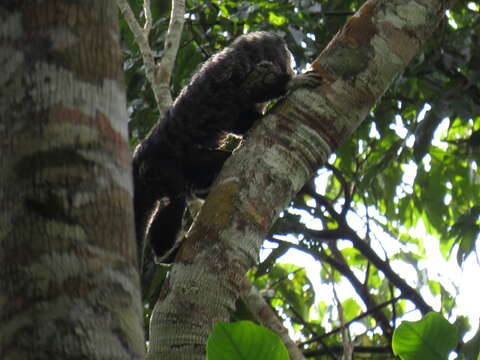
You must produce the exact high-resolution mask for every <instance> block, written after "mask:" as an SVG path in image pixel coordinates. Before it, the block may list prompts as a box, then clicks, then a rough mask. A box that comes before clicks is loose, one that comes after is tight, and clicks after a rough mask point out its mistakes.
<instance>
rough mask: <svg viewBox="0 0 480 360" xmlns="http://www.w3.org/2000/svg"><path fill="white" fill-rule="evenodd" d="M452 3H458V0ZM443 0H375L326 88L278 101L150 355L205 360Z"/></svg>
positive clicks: (236, 166) (351, 25)
mask: <svg viewBox="0 0 480 360" xmlns="http://www.w3.org/2000/svg"><path fill="white" fill-rule="evenodd" d="M450 3H451V2H450ZM446 5H447V2H446V1H444V0H369V1H367V2H366V3H365V4H364V5H363V6H362V8H361V9H360V10H359V11H358V12H357V14H355V16H353V17H352V18H351V19H350V20H349V21H348V22H347V24H346V25H345V27H344V28H343V29H342V30H341V31H340V32H339V33H338V34H337V36H336V37H335V38H334V39H333V40H332V42H331V43H330V44H329V46H328V47H327V48H326V49H325V51H324V52H323V53H322V54H321V55H320V57H319V58H318V59H317V60H316V61H315V63H314V64H313V69H314V71H315V72H316V74H317V75H318V76H320V77H321V78H322V79H323V83H322V86H320V87H318V88H316V89H314V90H311V89H299V90H297V91H294V92H292V93H291V94H290V95H289V96H288V97H287V98H286V99H285V100H283V101H282V102H281V103H279V104H277V106H275V108H274V109H273V111H272V112H270V114H269V115H268V116H266V117H265V118H263V119H262V121H261V122H260V124H258V126H256V128H255V129H254V131H252V133H251V134H250V135H249V137H248V140H247V141H246V144H245V146H243V147H242V148H241V149H240V150H239V151H236V152H235V154H234V155H233V156H232V157H231V158H230V159H229V160H228V161H227V163H226V165H225V167H224V169H223V170H222V173H221V174H220V176H219V179H218V180H217V184H216V186H215V188H214V189H212V191H211V193H210V196H209V198H208V199H207V201H206V203H205V205H204V206H203V208H202V210H201V212H200V214H199V216H198V218H197V219H196V222H195V224H194V227H193V228H192V230H191V232H190V234H189V237H188V238H187V239H186V242H185V244H184V246H183V247H182V249H181V251H180V255H179V257H177V260H178V262H176V263H175V264H174V266H173V269H172V271H171V273H170V276H169V278H168V280H167V281H166V283H165V285H164V288H163V289H162V293H161V296H160V299H159V302H158V303H157V304H156V306H155V310H154V313H153V315H152V319H151V328H150V352H149V358H150V359H156V358H162V359H203V358H204V354H205V344H206V341H207V337H208V334H209V332H210V331H211V329H212V327H213V325H214V324H215V323H216V322H217V321H228V319H229V316H230V314H231V312H232V311H233V309H234V304H235V300H236V298H237V296H238V291H239V286H240V279H241V278H242V277H243V276H244V274H245V272H246V270H247V269H248V267H250V266H251V265H252V264H253V263H254V260H255V258H256V257H257V255H258V251H259V247H260V244H261V241H262V240H263V238H264V236H265V235H266V234H267V232H268V231H269V229H270V227H271V226H272V224H273V222H274V221H275V219H276V218H277V216H278V214H279V213H280V212H281V211H282V209H283V208H284V207H285V206H286V204H288V201H290V199H291V198H292V197H293V196H294V194H295V193H296V192H297V191H298V190H299V189H300V188H301V187H302V186H303V185H304V184H305V182H306V181H307V180H308V179H309V178H310V177H311V176H312V174H313V172H314V171H315V170H316V169H317V168H318V167H320V166H321V165H322V164H323V163H324V162H325V160H326V159H327V157H328V156H329V154H330V153H331V152H332V151H334V150H335V149H336V148H337V147H338V146H339V144H341V143H342V142H343V141H345V140H346V139H347V138H348V137H349V136H350V135H351V134H352V133H353V132H354V131H355V130H356V128H357V127H358V126H359V125H360V123H361V122H362V121H363V119H364V118H365V115H366V114H367V112H368V111H369V109H370V108H371V107H372V105H373V104H374V103H375V102H376V101H378V99H379V98H380V97H381V96H382V95H383V93H384V92H385V90H386V89H387V88H388V86H389V85H390V83H391V81H392V80H393V79H394V77H395V76H396V75H397V74H399V73H400V72H401V71H403V69H404V68H405V66H406V65H407V64H408V62H409V61H410V59H411V58H412V57H413V56H414V55H415V54H416V52H417V51H418V50H419V49H420V48H421V47H422V46H423V45H424V43H425V41H426V40H427V39H428V38H429V37H430V36H431V34H432V33H433V31H434V29H435V28H436V25H437V24H438V22H439V20H440V19H441V18H442V16H443V14H444V10H445V6H446Z"/></svg>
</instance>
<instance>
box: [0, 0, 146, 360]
mask: <svg viewBox="0 0 480 360" xmlns="http://www.w3.org/2000/svg"><path fill="white" fill-rule="evenodd" d="M118 42H119V39H118V24H117V11H116V7H115V4H114V3H113V1H95V0H86V1H67V0H55V1H40V0H22V1H2V2H0V48H1V51H0V64H2V65H3V66H2V73H1V75H0V168H1V172H0V204H1V206H2V209H1V211H0V263H1V264H2V265H1V267H0V299H1V300H0V303H1V306H0V358H1V359H140V358H142V357H143V352H144V344H143V327H142V311H141V304H140V290H139V281H138V274H137V273H136V263H135V262H136V254H135V252H136V247H135V242H134V230H133V214H132V204H131V197H132V184H131V176H130V155H129V150H128V142H127V113H126V101H125V94H124V89H123V71H122V68H121V52H120V48H119V44H118Z"/></svg>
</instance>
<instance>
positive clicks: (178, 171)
mask: <svg viewBox="0 0 480 360" xmlns="http://www.w3.org/2000/svg"><path fill="white" fill-rule="evenodd" d="M290 57H291V54H290V52H289V50H288V48H287V47H286V44H285V42H284V40H283V39H282V38H281V37H279V36H277V35H275V34H271V33H267V32H254V33H250V34H248V35H243V36H240V37H239V38H237V39H236V40H235V41H234V42H233V43H232V44H231V45H230V46H229V47H227V48H225V49H223V50H222V51H220V52H219V53H217V54H215V55H214V56H212V57H211V58H210V59H209V60H208V61H206V62H205V63H204V64H203V66H202V67H201V68H200V70H198V71H197V72H196V73H195V75H194V76H193V77H192V79H191V81H190V83H189V84H188V85H187V86H186V87H185V88H184V89H183V90H182V91H181V93H180V94H179V95H178V97H177V99H176V100H175V102H174V104H173V105H172V107H171V108H170V109H168V110H167V111H166V113H165V115H164V117H163V119H162V120H161V121H160V122H159V123H158V124H157V125H156V126H155V127H154V128H153V129H152V130H151V131H150V133H149V134H148V136H147V137H146V139H145V140H144V141H143V142H142V143H140V144H139V145H138V147H137V148H136V149H135V152H134V156H133V177H134V207H135V226H136V235H137V241H138V251H139V256H140V257H141V256H142V253H143V238H144V236H145V233H146V232H148V235H147V237H148V238H149V239H150V243H151V246H152V248H153V251H154V253H155V255H156V256H157V257H161V256H162V255H164V254H165V253H166V252H167V251H168V250H169V249H170V248H171V247H172V246H173V245H174V243H175V241H176V238H177V236H178V233H179V231H180V230H181V227H182V217H183V213H184V211H185V207H186V201H187V200H188V199H189V198H191V197H194V196H197V197H201V198H204V197H205V196H206V194H207V192H208V188H209V187H210V185H211V184H212V182H213V181H214V179H215V177H216V176H217V174H218V172H219V171H220V169H221V168H222V166H223V163H224V162H225V160H226V159H227V158H228V156H229V155H230V154H231V153H230V152H228V151H222V150H218V149H217V148H218V145H219V142H220V141H221V138H222V137H223V136H224V135H225V133H235V134H238V135H243V134H245V132H246V131H247V130H248V129H250V127H251V126H252V124H253V123H254V121H255V120H257V119H258V118H259V117H261V113H260V111H259V110H258V108H259V104H260V103H262V102H265V101H268V100H271V99H274V98H277V97H279V96H281V95H284V94H285V93H286V92H287V83H288V82H289V80H290V79H291V78H292V75H293V72H292V70H291V64H290ZM165 197H166V198H168V204H167V205H166V206H164V207H161V208H159V209H158V210H157V211H155V209H156V206H157V201H158V200H160V199H162V198H165ZM152 214H153V215H152ZM149 222H150V225H149V226H148V223H149ZM147 227H148V229H147Z"/></svg>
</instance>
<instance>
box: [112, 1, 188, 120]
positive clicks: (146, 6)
mask: <svg viewBox="0 0 480 360" xmlns="http://www.w3.org/2000/svg"><path fill="white" fill-rule="evenodd" d="M117 5H118V7H119V8H120V10H121V12H122V14H123V16H124V17H125V20H126V21H127V24H128V26H129V27H130V30H131V31H132V33H133V36H134V38H135V42H136V43H137V44H138V48H139V49H140V53H141V55H142V59H143V63H144V65H145V75H146V77H147V80H148V82H149V83H150V85H151V87H152V90H153V95H154V97H155V102H156V103H157V106H158V110H159V112H160V113H162V112H163V111H164V110H165V109H167V108H168V107H170V106H171V105H172V95H171V93H170V82H171V78H172V72H173V67H174V65H175V59H176V57H177V52H178V48H179V46H180V39H181V36H182V31H183V24H184V21H185V20H184V15H185V0H172V12H171V14H170V23H169V25H168V31H167V35H166V36H165V45H164V52H163V57H162V60H161V61H160V64H158V65H156V63H155V58H154V56H153V52H152V49H151V47H150V44H149V42H148V36H149V34H150V31H151V29H152V24H153V19H152V13H151V10H150V0H144V2H143V13H144V16H145V24H144V26H143V28H142V27H141V26H140V24H139V22H138V21H137V19H136V17H135V14H134V13H133V11H132V8H131V7H130V5H129V4H128V0H117Z"/></svg>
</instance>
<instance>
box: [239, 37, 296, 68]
mask: <svg viewBox="0 0 480 360" xmlns="http://www.w3.org/2000/svg"><path fill="white" fill-rule="evenodd" d="M232 47H234V48H236V49H239V50H240V49H241V50H243V51H244V52H245V53H246V54H248V57H249V58H250V60H251V61H252V63H253V64H256V63H258V62H260V61H271V62H272V63H274V64H276V65H278V66H279V68H280V69H281V71H282V72H283V73H285V74H288V75H290V76H292V77H293V76H294V75H295V73H294V72H293V69H292V58H293V57H292V53H291V52H290V50H289V49H288V46H287V43H286V42H285V40H284V39H283V38H282V37H280V36H279V35H277V34H274V33H270V32H266V31H256V32H252V33H249V34H246V35H243V36H241V37H239V38H237V39H236V40H235V41H234V42H233V43H232Z"/></svg>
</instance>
